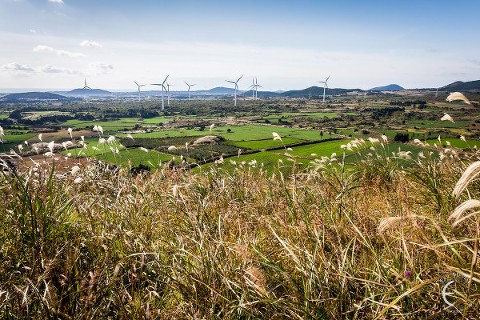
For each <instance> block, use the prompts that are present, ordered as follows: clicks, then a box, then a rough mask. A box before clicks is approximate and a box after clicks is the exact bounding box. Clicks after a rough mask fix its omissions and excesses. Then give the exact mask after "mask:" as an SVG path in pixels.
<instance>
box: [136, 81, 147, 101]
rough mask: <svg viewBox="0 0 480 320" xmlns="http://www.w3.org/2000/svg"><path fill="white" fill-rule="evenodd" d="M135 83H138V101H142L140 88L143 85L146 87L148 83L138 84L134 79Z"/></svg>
mask: <svg viewBox="0 0 480 320" xmlns="http://www.w3.org/2000/svg"><path fill="white" fill-rule="evenodd" d="M133 83H135V84H136V85H137V89H138V101H140V88H141V87H145V86H146V84H138V83H137V82H136V81H133Z"/></svg>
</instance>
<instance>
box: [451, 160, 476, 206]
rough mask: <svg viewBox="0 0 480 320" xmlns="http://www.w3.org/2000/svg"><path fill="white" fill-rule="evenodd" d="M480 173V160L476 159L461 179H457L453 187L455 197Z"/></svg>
mask: <svg viewBox="0 0 480 320" xmlns="http://www.w3.org/2000/svg"><path fill="white" fill-rule="evenodd" d="M478 174H480V161H475V162H474V163H472V164H471V165H469V166H468V168H467V169H466V170H465V172H464V173H463V174H462V176H461V177H460V179H459V180H458V181H457V184H456V185H455V188H454V189H453V195H454V196H455V197H458V196H460V194H461V193H462V191H463V190H465V188H466V187H467V185H468V184H469V183H470V182H471V181H472V180H473V179H475V177H476V176H478Z"/></svg>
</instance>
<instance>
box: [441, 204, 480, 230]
mask: <svg viewBox="0 0 480 320" xmlns="http://www.w3.org/2000/svg"><path fill="white" fill-rule="evenodd" d="M478 207H480V201H479V200H476V199H470V200H467V201H465V202H463V203H462V204H460V205H459V206H458V207H456V208H455V210H454V211H453V212H452V214H451V215H450V217H448V220H453V223H452V226H453V227H456V226H457V225H458V224H459V223H460V222H462V221H464V220H466V219H468V218H469V217H471V216H473V215H475V214H477V213H478V212H479V211H475V212H473V213H470V214H467V215H465V216H464V215H463V214H464V213H465V212H467V211H470V210H472V209H474V208H478Z"/></svg>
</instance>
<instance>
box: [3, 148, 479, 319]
mask: <svg viewBox="0 0 480 320" xmlns="http://www.w3.org/2000/svg"><path fill="white" fill-rule="evenodd" d="M335 143H337V142H335ZM339 143H340V142H339ZM312 147H314V146H312ZM312 147H310V146H308V147H305V148H304V149H300V148H298V150H294V152H297V153H298V154H299V155H303V154H306V155H310V156H311V153H313V152H320V151H321V150H317V149H310V148H312ZM439 148H440V147H439ZM140 151H141V150H140ZM327 151H328V154H330V152H331V151H332V150H326V151H325V152H327ZM141 152H143V151H141ZM436 152H437V153H438V154H440V155H442V156H441V157H432V158H430V157H429V153H428V152H425V155H423V156H422V157H417V156H415V157H414V158H413V160H412V159H410V158H409V155H408V154H405V153H403V154H392V153H390V152H385V151H383V150H382V148H381V147H377V148H376V150H371V153H372V155H368V156H365V157H364V158H363V159H361V160H362V161H357V162H356V164H355V165H350V166H349V167H348V169H347V168H345V167H344V166H343V163H342V161H341V160H339V161H338V162H326V163H321V162H320V161H319V162H318V163H319V164H322V165H319V166H318V167H315V168H313V169H312V170H310V171H302V170H299V171H298V174H295V175H291V176H285V175H284V174H282V171H281V170H280V169H279V170H278V171H276V172H274V174H273V175H271V174H269V175H266V174H265V172H264V171H263V170H262V168H261V167H259V166H251V165H248V164H246V165H240V164H239V165H237V166H236V169H234V170H231V171H228V172H227V171H225V170H221V169H220V168H221V165H220V166H217V167H216V166H210V167H209V168H208V169H205V170H202V169H200V170H199V171H197V172H196V174H192V173H190V172H187V171H172V170H170V169H168V168H167V167H163V168H161V169H160V170H158V171H156V172H155V173H152V174H145V175H137V176H131V175H130V174H129V171H128V170H126V169H117V168H115V167H111V166H106V165H103V164H101V163H98V162H88V161H87V162H85V161H84V162H82V164H81V165H80V166H79V167H78V168H77V167H74V168H73V169H72V170H71V171H69V172H67V173H66V174H62V175H57V174H56V173H57V169H56V168H54V167H51V166H47V165H46V164H43V165H42V163H41V162H40V161H39V162H38V166H37V167H30V169H29V170H25V171H20V172H17V173H16V174H14V173H7V174H4V175H1V176H0V190H1V192H0V195H1V197H2V206H0V246H1V250H0V318H7V319H16V318H22V319H25V318H31V319H47V318H51V319H105V318H116V319H157V318H160V319H269V318H271V319H283V318H292V319H340V318H351V319H426V318H429V319H433V318H436V319H440V318H441V319H446V318H450V319H458V318H461V317H462V315H463V316H464V318H466V319H473V318H475V317H476V315H478V308H479V306H480V305H479V301H480V300H479V297H480V273H479V271H478V270H479V269H478V267H479V263H478V261H477V260H476V259H475V257H478V239H479V229H480V228H479V217H478V216H477V215H472V216H471V217H469V218H467V219H466V220H464V221H461V222H460V223H459V224H458V225H456V226H453V224H454V223H455V219H449V216H450V214H451V213H452V212H453V210H454V209H455V208H456V207H457V205H459V204H460V203H461V202H462V201H464V200H467V199H468V198H469V197H471V198H474V199H475V198H476V199H480V189H479V184H478V182H472V183H470V184H469V185H468V186H467V188H468V192H465V191H464V192H460V193H459V196H458V198H456V197H455V196H453V195H452V190H453V187H454V185H455V183H456V182H457V180H458V179H459V178H460V176H461V175H462V173H463V172H464V171H465V169H466V167H467V165H468V164H470V163H471V162H472V161H473V160H477V159H478V158H479V157H480V154H478V153H473V151H472V153H462V154H461V157H462V159H463V160H460V159H459V158H458V155H457V153H454V152H452V151H447V149H437V150H436ZM458 152H460V151H458ZM140 154H141V153H140ZM248 156H249V157H253V156H255V154H252V155H248ZM282 157H286V156H282ZM338 158H339V159H341V158H342V156H341V155H338ZM399 158H402V159H403V161H397V160H398V159H399ZM165 160H167V159H165ZM285 161H288V160H285ZM478 170H479V169H477V171H475V172H478ZM464 215H465V213H464V212H460V217H462V216H464ZM451 281H453V282H451ZM442 292H443V296H442ZM444 299H447V301H445V300H444ZM447 302H448V303H450V304H451V305H449V304H448V303H447ZM452 306H453V307H452Z"/></svg>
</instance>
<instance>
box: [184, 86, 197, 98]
mask: <svg viewBox="0 0 480 320" xmlns="http://www.w3.org/2000/svg"><path fill="white" fill-rule="evenodd" d="M184 82H185V84H186V85H187V86H188V100H190V88H191V87H193V86H196V84H195V83H194V84H188V83H187V81H184Z"/></svg>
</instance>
